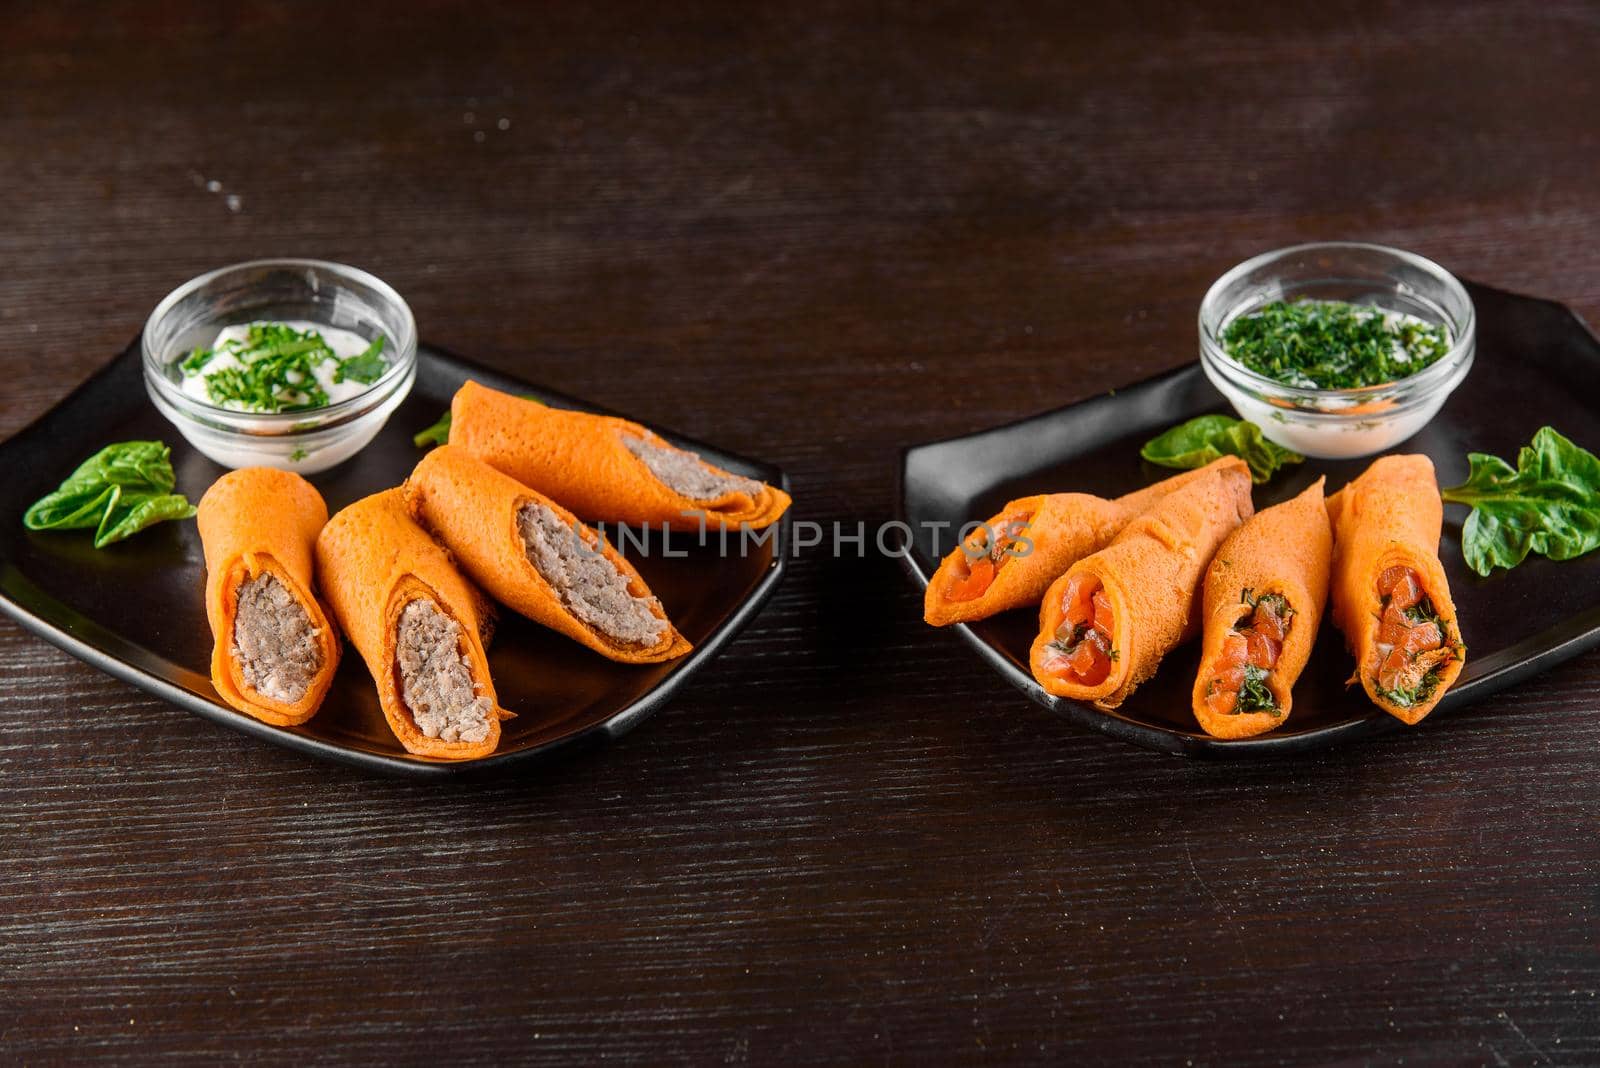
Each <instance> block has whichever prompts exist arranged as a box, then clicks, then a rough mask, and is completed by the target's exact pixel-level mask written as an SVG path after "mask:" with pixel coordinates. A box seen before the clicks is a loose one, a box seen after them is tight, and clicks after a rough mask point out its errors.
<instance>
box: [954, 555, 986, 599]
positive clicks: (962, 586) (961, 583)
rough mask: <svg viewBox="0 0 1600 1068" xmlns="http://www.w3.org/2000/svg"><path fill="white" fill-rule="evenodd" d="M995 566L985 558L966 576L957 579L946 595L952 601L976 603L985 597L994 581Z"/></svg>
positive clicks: (974, 565) (972, 567) (973, 566)
mask: <svg viewBox="0 0 1600 1068" xmlns="http://www.w3.org/2000/svg"><path fill="white" fill-rule="evenodd" d="M994 572H995V566H994V563H993V562H992V561H991V560H989V558H988V557H984V558H983V559H982V560H979V561H978V562H977V563H975V564H973V565H972V566H971V568H970V569H969V570H968V571H967V573H966V575H964V576H960V577H957V578H956V580H955V581H954V582H952V583H950V589H949V592H948V593H946V594H945V596H946V597H947V598H949V599H950V600H952V601H975V600H977V599H978V598H979V597H982V596H983V593H984V591H985V590H987V589H988V588H989V584H990V583H992V582H993V581H994Z"/></svg>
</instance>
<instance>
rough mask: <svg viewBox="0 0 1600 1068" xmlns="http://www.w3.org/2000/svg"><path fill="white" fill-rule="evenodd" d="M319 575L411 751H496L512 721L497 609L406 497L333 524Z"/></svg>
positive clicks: (355, 511) (356, 509) (372, 504)
mask: <svg viewBox="0 0 1600 1068" xmlns="http://www.w3.org/2000/svg"><path fill="white" fill-rule="evenodd" d="M317 575H318V578H319V579H320V580H321V583H322V590H323V593H324V595H325V596H326V597H327V599H328V606H329V607H330V608H331V609H332V610H333V614H334V617H335V618H337V619H338V621H339V625H340V626H341V627H343V628H344V632H345V634H346V635H347V636H348V637H349V639H350V641H351V642H352V643H353V644H354V645H355V647H356V649H358V650H359V651H360V653H361V657H362V659H364V660H365V661H366V662H367V670H369V671H371V672H372V678H373V680H374V681H375V682H376V683H377V684H378V701H379V703H380V704H381V705H382V707H383V715H384V718H385V719H386V720H388V722H389V728H390V729H391V730H393V731H394V736H395V737H396V738H397V739H399V741H400V744H401V745H403V746H404V747H405V748H406V751H407V752H411V753H416V754H418V755H419V756H427V757H439V758H443V759H447V760H466V759H470V758H472V757H481V756H487V755H488V754H490V753H492V752H494V750H495V747H496V746H497V745H499V744H500V721H501V720H502V719H508V718H510V715H511V714H510V713H509V712H506V711H505V710H504V709H502V708H501V707H500V706H499V702H498V700H497V699H496V697H495V692H494V681H493V680H492V679H491V678H490V677H489V661H488V658H487V657H486V656H485V654H484V643H485V642H486V641H487V640H488V635H489V632H490V628H491V626H492V617H491V615H490V606H489V604H488V603H487V602H486V601H485V600H484V599H483V595H482V594H480V593H479V592H478V591H477V589H475V588H474V587H473V585H472V584H471V583H470V582H468V581H467V580H466V579H465V578H464V577H462V575H461V573H460V572H458V571H457V570H456V569H455V566H454V565H453V564H452V563H451V562H450V556H449V554H448V553H446V552H445V550H444V549H443V548H441V547H440V546H439V545H438V544H437V543H436V542H435V541H434V540H433V539H432V538H431V537H429V536H428V532H427V531H425V530H423V529H422V528H421V527H420V526H418V525H417V524H416V522H415V521H414V520H413V519H412V518H411V516H410V515H408V514H407V513H406V507H405V501H404V499H403V498H402V496H401V492H400V490H399V489H391V490H385V491H384V492H382V493H377V494H374V495H373V496H371V497H366V498H364V499H362V500H359V501H357V502H356V503H355V504H352V505H350V507H348V508H346V509H344V510H343V511H341V512H340V513H339V514H337V515H335V516H334V517H333V518H332V519H330V520H329V521H328V525H327V526H325V527H323V528H322V533H321V534H320V535H318V537H317Z"/></svg>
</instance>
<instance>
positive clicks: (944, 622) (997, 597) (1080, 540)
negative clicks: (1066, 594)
mask: <svg viewBox="0 0 1600 1068" xmlns="http://www.w3.org/2000/svg"><path fill="white" fill-rule="evenodd" d="M1234 468H1237V469H1238V470H1241V471H1248V470H1249V468H1247V467H1246V466H1245V462H1244V461H1243V460H1241V459H1239V458H1238V457H1237V456H1224V457H1223V458H1221V459H1219V460H1213V461H1212V462H1211V463H1209V464H1207V465H1206V466H1205V467H1202V468H1199V469H1198V470H1195V471H1185V472H1184V473H1183V474H1181V475H1174V476H1173V477H1171V478H1166V479H1162V480H1161V481H1160V482H1156V483H1154V484H1152V485H1149V486H1146V487H1145V488H1144V489H1141V490H1136V491H1134V492H1133V493H1129V494H1126V495H1125V496H1122V497H1117V498H1116V499H1114V500H1107V499H1106V498H1104V497H1095V496H1092V495H1090V494H1087V493H1045V494H1039V495H1037V496H1033V497H1022V498H1019V499H1017V500H1014V501H1012V502H1010V503H1009V504H1007V505H1006V506H1005V507H1004V508H1002V509H1001V510H1000V512H999V514H998V515H995V516H993V517H991V518H990V519H989V520H988V521H987V522H986V523H984V524H983V526H982V527H981V528H979V529H978V530H976V531H974V532H973V533H972V534H971V535H970V536H969V537H968V538H967V540H966V541H965V542H964V543H963V544H962V545H959V546H957V547H956V548H955V549H954V550H953V551H951V553H950V554H949V555H948V556H946V557H945V558H944V559H943V560H942V561H941V562H940V564H939V569H938V570H937V571H935V572H934V574H933V578H932V579H930V580H929V582H928V589H927V592H926V593H925V594H924V595H923V600H922V618H923V619H924V620H926V621H927V622H928V623H931V624H933V625H934V626H936V627H943V626H948V625H949V624H951V623H970V622H972V621H973V620H975V619H987V618H988V617H989V616H992V615H996V614H997V613H1000V612H1005V611H1008V610H1009V609H1012V608H1021V607H1023V606H1025V605H1032V604H1038V603H1039V600H1040V598H1042V597H1043V596H1044V591H1045V590H1047V589H1049V588H1050V584H1051V583H1052V582H1054V581H1055V580H1056V579H1058V578H1060V577H1061V575H1062V573H1063V572H1065V571H1066V570H1067V568H1069V567H1071V566H1072V565H1073V564H1075V563H1077V562H1078V561H1079V560H1081V559H1083V558H1084V557H1085V556H1088V555H1089V554H1090V553H1093V552H1098V551H1099V550H1101V549H1103V548H1105V547H1106V546H1107V545H1108V544H1110V542H1111V539H1112V538H1114V537H1116V536H1117V534H1118V532H1119V531H1121V530H1122V528H1123V527H1125V526H1127V525H1128V523H1129V521H1130V520H1132V519H1133V518H1134V517H1135V516H1137V515H1139V514H1140V513H1141V512H1144V511H1146V510H1147V509H1149V508H1150V506H1151V505H1153V504H1155V502H1156V501H1158V500H1160V499H1161V498H1162V497H1165V496H1166V495H1167V494H1169V493H1171V492H1173V491H1174V490H1178V489H1182V488H1183V487H1184V486H1187V485H1188V484H1189V483H1191V482H1193V481H1195V480H1196V479H1199V478H1204V477H1206V473H1207V472H1210V471H1217V470H1229V469H1234ZM986 568H987V569H989V571H988V573H987V574H985V573H984V572H985V569H986ZM990 576H992V579H991V580H990V581H989V582H988V584H987V585H986V586H985V585H983V580H984V579H990ZM975 579H976V581H974V580H975Z"/></svg>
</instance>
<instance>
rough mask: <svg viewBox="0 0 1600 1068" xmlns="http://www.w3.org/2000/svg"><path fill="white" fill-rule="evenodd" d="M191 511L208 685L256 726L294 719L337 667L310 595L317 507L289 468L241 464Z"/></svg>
mask: <svg viewBox="0 0 1600 1068" xmlns="http://www.w3.org/2000/svg"><path fill="white" fill-rule="evenodd" d="M195 518H196V521H197V523H198V525H199V528H200V544H201V547H202V549H203V550H204V552H205V559H206V592H205V597H206V619H207V620H208V621H209V622H210V624H211V635H212V640H213V643H214V644H213V645H212V653H211V682H212V685H214V686H215V687H216V689H217V693H218V695H219V696H221V697H222V699H223V700H224V701H226V702H227V703H228V704H230V705H232V706H233V707H234V708H237V709H238V710H239V711H241V712H244V713H247V714H249V715H251V716H254V717H255V718H256V719H259V720H261V721H263V722H265V723H271V724H273V725H275V726H279V727H290V726H294V725H295V724H298V723H304V722H305V721H306V720H308V719H310V718H311V717H312V716H314V715H316V713H317V709H318V708H320V707H321V706H322V699H323V697H325V696H326V695H327V692H328V687H329V686H330V685H331V684H332V683H333V675H334V672H335V670H337V669H338V667H339V638H338V635H337V634H336V633H335V632H334V629H333V627H331V626H329V624H328V619H327V617H326V616H325V615H324V614H323V611H322V606H321V605H320V604H318V603H317V599H316V598H315V597H314V596H313V595H312V592H311V589H312V587H311V582H312V546H313V545H314V544H315V542H316V539H317V532H318V531H319V530H321V529H322V525H323V523H325V522H327V520H328V507H327V505H325V504H323V502H322V496H321V495H320V494H319V493H317V491H316V488H315V487H313V486H312V485H311V483H309V482H307V481H306V480H305V479H303V478H301V477H300V476H299V475H294V474H290V473H289V472H287V471H276V470H273V469H272V468H268V467H244V468H240V469H239V470H237V471H230V472H228V473H227V474H225V475H223V476H222V477H221V478H219V479H217V481H216V482H214V483H213V484H212V486H211V488H210V489H208V490H206V493H205V496H204V497H202V498H200V506H199V509H198V511H197V513H196V516H195Z"/></svg>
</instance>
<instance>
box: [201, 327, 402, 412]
mask: <svg viewBox="0 0 1600 1068" xmlns="http://www.w3.org/2000/svg"><path fill="white" fill-rule="evenodd" d="M272 322H273V323H275V324H277V323H281V324H282V325H284V326H287V327H290V328H291V329H294V330H299V331H302V332H303V331H307V330H310V331H315V332H316V333H318V334H321V335H322V340H323V341H325V342H326V343H327V345H328V347H329V348H330V349H332V350H333V354H334V356H335V357H337V359H323V360H322V362H321V363H318V364H316V365H315V366H314V367H313V368H312V373H313V374H315V375H316V378H317V384H318V385H320V386H321V387H322V388H323V390H324V392H326V393H327V394H328V403H329V404H338V403H339V402H340V401H346V400H349V399H350V398H351V397H358V396H360V395H361V394H363V393H365V392H366V391H367V390H369V389H371V388H372V383H368V382H357V381H355V380H354V379H349V378H347V379H345V380H344V381H343V382H335V381H334V380H333V374H334V371H336V370H337V369H338V367H339V360H348V359H352V358H353V357H356V356H360V355H361V354H362V353H363V352H366V351H367V348H368V346H370V345H371V344H372V342H371V341H369V340H367V339H366V338H364V337H362V336H361V335H360V334H357V333H355V332H354V331H351V330H341V329H339V328H338V327H336V326H325V325H323V324H322V323H312V322H307V321H306V320H304V319H274V320H272ZM250 325H251V324H249V323H238V324H235V325H233V326H225V327H223V328H222V330H221V331H220V332H219V333H218V334H217V336H216V339H215V340H214V341H212V342H211V345H210V348H212V349H220V348H221V347H222V346H223V345H225V344H227V343H228V342H230V341H244V340H246V338H248V336H249V333H250ZM242 366H243V364H241V363H240V362H239V358H238V357H237V356H235V355H233V353H231V352H218V353H217V354H216V355H215V356H213V357H212V358H211V359H210V360H208V361H207V362H206V365H205V367H203V368H202V369H201V372H200V373H199V374H195V375H185V374H184V373H183V371H182V369H179V371H178V375H179V380H180V382H181V384H182V387H183V392H184V393H186V394H188V395H189V396H191V397H193V398H195V399H196V400H199V401H203V402H204V403H206V404H216V402H215V401H213V400H212V399H211V395H210V394H209V393H208V392H207V390H206V377H207V376H208V375H213V374H215V373H217V372H218V371H222V370H225V369H227V368H230V367H242ZM217 406H218V407H221V408H227V409H228V410H229V411H235V412H246V411H251V410H252V409H250V408H249V407H247V406H245V405H243V404H240V403H239V402H237V401H226V402H224V403H222V404H220V405H217Z"/></svg>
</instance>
